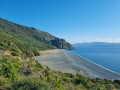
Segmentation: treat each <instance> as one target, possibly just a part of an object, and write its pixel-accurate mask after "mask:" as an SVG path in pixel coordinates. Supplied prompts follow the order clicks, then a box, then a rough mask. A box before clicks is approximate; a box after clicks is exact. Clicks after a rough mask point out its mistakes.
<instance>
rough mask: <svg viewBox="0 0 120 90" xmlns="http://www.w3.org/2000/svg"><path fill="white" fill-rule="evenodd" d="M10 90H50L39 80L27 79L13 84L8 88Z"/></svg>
mask: <svg viewBox="0 0 120 90" xmlns="http://www.w3.org/2000/svg"><path fill="white" fill-rule="evenodd" d="M8 89H10V90H50V87H49V86H48V84H46V83H44V82H43V81H41V80H40V79H39V78H35V77H28V78H22V79H21V80H19V81H16V82H14V83H13V84H12V85H11V86H9V87H8Z"/></svg>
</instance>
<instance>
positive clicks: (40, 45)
mask: <svg viewBox="0 0 120 90" xmlns="http://www.w3.org/2000/svg"><path fill="white" fill-rule="evenodd" d="M0 31H2V32H4V33H6V34H8V35H11V36H12V37H13V38H16V39H18V40H20V41H21V42H22V43H24V44H27V45H29V46H32V47H34V48H36V49H38V50H46V49H54V48H59V49H73V47H72V45H71V44H70V43H68V42H66V41H65V40H64V39H60V38H57V37H55V36H53V35H51V34H49V33H47V32H44V31H41V30H38V29H36V28H34V27H27V26H23V25H19V24H16V23H13V22H10V21H8V20H5V19H3V18H0Z"/></svg>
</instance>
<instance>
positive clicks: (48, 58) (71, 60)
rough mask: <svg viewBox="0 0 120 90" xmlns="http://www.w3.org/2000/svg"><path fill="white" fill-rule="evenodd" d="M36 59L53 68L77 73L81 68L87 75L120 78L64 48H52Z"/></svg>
mask: <svg viewBox="0 0 120 90" xmlns="http://www.w3.org/2000/svg"><path fill="white" fill-rule="evenodd" d="M36 59H37V60H38V61H39V62H40V63H41V64H43V65H46V66H48V67H50V69H52V70H56V71H61V72H63V73H72V74H74V75H75V74H76V73H77V72H78V70H80V71H81V72H82V73H80V74H83V75H85V76H86V77H89V78H101V79H120V75H119V74H118V73H116V72H114V71H112V70H109V69H107V68H105V67H103V66H100V65H98V64H96V63H93V62H91V61H89V60H87V59H86V58H84V57H82V56H80V55H77V54H75V53H73V52H71V51H67V50H64V49H56V50H52V51H51V52H50V53H46V54H43V55H40V56H37V57H36Z"/></svg>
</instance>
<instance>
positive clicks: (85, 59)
mask: <svg viewBox="0 0 120 90" xmlns="http://www.w3.org/2000/svg"><path fill="white" fill-rule="evenodd" d="M69 52H71V51H69ZM72 53H73V52H72ZM73 54H75V55H78V54H76V53H73ZM78 56H80V55H78ZM80 57H81V58H83V59H84V60H87V61H88V62H90V63H92V64H95V65H97V66H99V67H101V68H103V69H106V70H108V71H110V72H112V73H115V74H117V75H120V74H119V73H117V72H114V71H112V70H110V69H108V68H105V67H103V66H101V65H99V64H96V63H94V62H92V61H90V60H88V59H86V58H84V57H82V56H80Z"/></svg>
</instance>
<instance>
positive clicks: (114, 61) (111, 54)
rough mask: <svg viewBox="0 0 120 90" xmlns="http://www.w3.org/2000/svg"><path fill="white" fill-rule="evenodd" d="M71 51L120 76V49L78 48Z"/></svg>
mask: <svg viewBox="0 0 120 90" xmlns="http://www.w3.org/2000/svg"><path fill="white" fill-rule="evenodd" d="M70 51H71V52H73V53H76V54H78V55H80V56H82V57H84V58H86V59H88V60H90V61H92V62H94V63H96V64H99V65H101V66H103V67H105V68H108V69H110V70H112V71H115V72H117V73H119V74H120V48H117V47H116V48H113V47H100V48H77V49H75V50H70Z"/></svg>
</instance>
